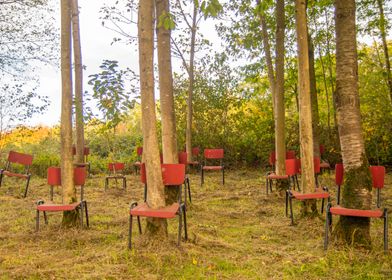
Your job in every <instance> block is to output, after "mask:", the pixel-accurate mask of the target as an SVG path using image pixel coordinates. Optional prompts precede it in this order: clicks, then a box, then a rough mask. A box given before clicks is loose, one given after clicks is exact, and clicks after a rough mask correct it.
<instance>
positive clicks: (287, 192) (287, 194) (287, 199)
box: [285, 190, 289, 217]
mask: <svg viewBox="0 0 392 280" xmlns="http://www.w3.org/2000/svg"><path fill="white" fill-rule="evenodd" d="M288 204H289V191H288V190H287V191H286V208H285V209H286V217H287V208H288Z"/></svg>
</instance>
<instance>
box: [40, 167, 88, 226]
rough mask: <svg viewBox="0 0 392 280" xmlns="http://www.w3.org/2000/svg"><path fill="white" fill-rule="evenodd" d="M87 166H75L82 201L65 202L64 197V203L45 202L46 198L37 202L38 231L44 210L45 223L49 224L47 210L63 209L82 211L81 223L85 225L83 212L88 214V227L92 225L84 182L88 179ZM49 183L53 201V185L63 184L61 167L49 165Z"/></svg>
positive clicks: (76, 181) (75, 180)
mask: <svg viewBox="0 0 392 280" xmlns="http://www.w3.org/2000/svg"><path fill="white" fill-rule="evenodd" d="M85 170H86V167H75V168H74V184H75V185H79V186H80V201H79V202H74V203H70V204H63V197H62V203H61V204H56V203H45V201H44V200H42V199H41V200H38V201H37V202H36V204H37V206H36V212H37V214H36V227H35V229H36V231H39V223H40V212H41V211H42V212H43V214H44V219H45V224H48V216H47V214H46V212H63V211H73V210H76V211H80V213H79V219H80V225H81V227H83V212H84V214H85V216H86V225H87V227H89V226H90V224H89V219H88V209H87V201H86V200H84V183H85V180H86V171H85ZM47 172H48V176H47V177H48V179H47V180H48V184H49V185H50V196H51V201H53V187H54V186H61V169H60V167H49V168H48V171H47Z"/></svg>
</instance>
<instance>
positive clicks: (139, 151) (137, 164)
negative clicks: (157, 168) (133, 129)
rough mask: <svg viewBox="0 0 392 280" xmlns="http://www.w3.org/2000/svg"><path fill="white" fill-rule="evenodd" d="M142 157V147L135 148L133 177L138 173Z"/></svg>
mask: <svg viewBox="0 0 392 280" xmlns="http://www.w3.org/2000/svg"><path fill="white" fill-rule="evenodd" d="M142 156H143V147H137V148H136V157H137V158H136V161H135V163H134V164H133V166H134V168H135V175H137V174H138V173H139V171H140V167H141V164H142Z"/></svg>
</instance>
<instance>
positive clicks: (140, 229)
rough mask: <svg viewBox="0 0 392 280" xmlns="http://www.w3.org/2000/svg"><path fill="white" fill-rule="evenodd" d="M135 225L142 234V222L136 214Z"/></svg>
mask: <svg viewBox="0 0 392 280" xmlns="http://www.w3.org/2000/svg"><path fill="white" fill-rule="evenodd" d="M137 225H138V227H139V233H140V234H142V224H141V223H140V217H139V216H137Z"/></svg>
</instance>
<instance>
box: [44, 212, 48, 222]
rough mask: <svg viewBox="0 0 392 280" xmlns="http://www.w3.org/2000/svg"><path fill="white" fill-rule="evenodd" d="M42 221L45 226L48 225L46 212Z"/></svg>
mask: <svg viewBox="0 0 392 280" xmlns="http://www.w3.org/2000/svg"><path fill="white" fill-rule="evenodd" d="M44 221H45V225H47V224H48V215H46V211H44Z"/></svg>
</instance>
